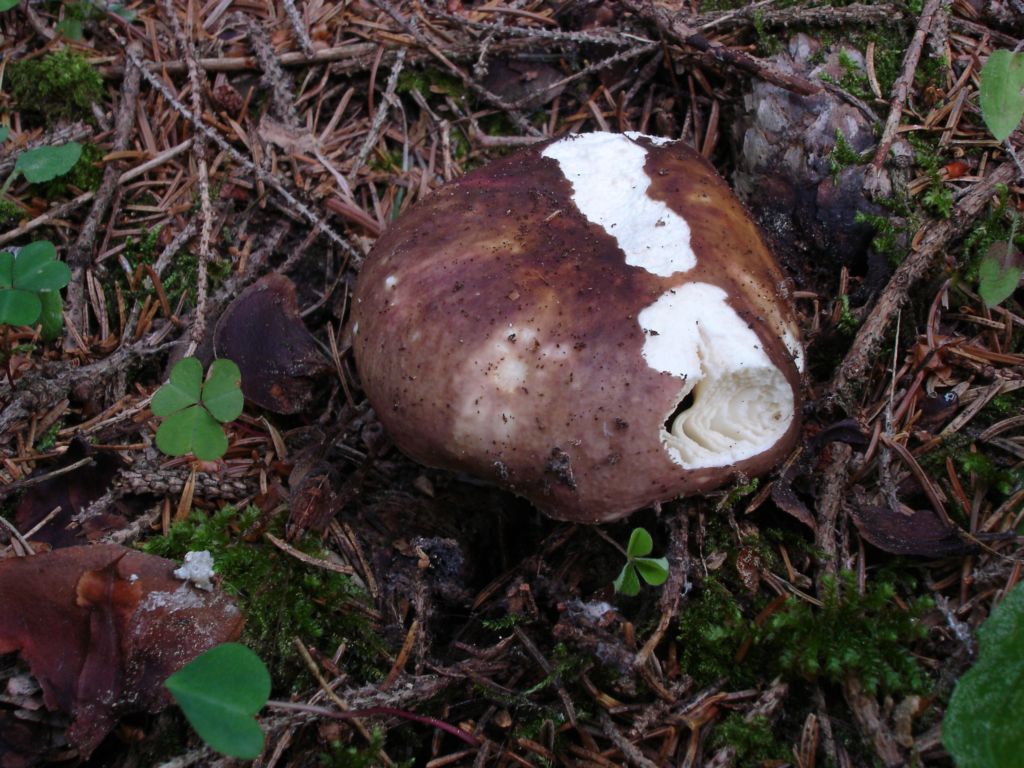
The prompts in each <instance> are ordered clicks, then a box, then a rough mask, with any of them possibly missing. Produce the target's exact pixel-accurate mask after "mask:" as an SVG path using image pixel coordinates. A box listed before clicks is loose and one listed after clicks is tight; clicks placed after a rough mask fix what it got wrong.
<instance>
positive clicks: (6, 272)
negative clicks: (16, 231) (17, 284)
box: [0, 251, 14, 288]
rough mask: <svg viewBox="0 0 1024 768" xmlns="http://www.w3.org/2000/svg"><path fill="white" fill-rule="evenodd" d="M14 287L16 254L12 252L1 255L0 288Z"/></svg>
mask: <svg viewBox="0 0 1024 768" xmlns="http://www.w3.org/2000/svg"><path fill="white" fill-rule="evenodd" d="M13 287H14V254H13V253H11V252H10V251H4V252H3V253H0V288H13Z"/></svg>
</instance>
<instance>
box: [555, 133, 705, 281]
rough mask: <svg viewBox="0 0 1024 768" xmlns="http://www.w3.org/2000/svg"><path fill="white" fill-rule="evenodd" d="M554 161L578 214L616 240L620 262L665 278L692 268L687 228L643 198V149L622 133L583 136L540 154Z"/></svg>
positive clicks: (661, 206)
mask: <svg viewBox="0 0 1024 768" xmlns="http://www.w3.org/2000/svg"><path fill="white" fill-rule="evenodd" d="M541 155H542V156H543V157H548V158H551V159H552V160H556V161H557V162H558V165H559V168H560V169H561V171H562V173H563V175H564V176H565V178H566V179H568V180H569V182H570V183H571V184H572V200H573V202H574V203H575V204H576V207H577V208H578V209H579V210H580V212H581V213H582V214H583V215H584V216H586V217H587V219H589V220H590V221H592V222H594V223H595V224H599V225H601V226H602V227H604V230H605V231H606V232H607V233H608V234H609V235H611V236H612V237H614V238H615V239H616V240H618V243H619V248H621V249H622V251H623V252H624V253H625V254H626V263H627V264H629V265H630V266H632V267H641V268H642V269H646V270H647V271H648V272H651V273H653V274H655V275H661V276H663V277H668V276H669V275H672V274H675V273H676V272H685V271H687V270H689V269H693V267H694V266H696V264H697V257H696V255H695V254H694V252H693V249H692V248H691V247H690V227H689V225H688V224H687V223H686V220H685V219H683V218H682V217H681V216H679V215H678V214H676V213H675V212H674V211H672V209H671V208H669V207H668V206H667V205H665V203H663V202H661V201H660V200H654V199H653V198H651V197H649V196H648V194H647V190H648V189H649V188H650V186H651V179H650V177H649V176H648V175H647V173H646V172H645V171H644V161H645V160H646V159H647V150H646V149H644V148H643V147H642V146H640V145H639V144H636V143H634V142H632V141H630V140H629V138H627V137H626V136H624V135H622V134H613V133H584V134H580V135H578V136H570V137H569V138H565V139H562V140H561V141H556V142H555V143H554V144H551V145H549V146H548V147H547V148H546V149H544V151H543V152H542V153H541Z"/></svg>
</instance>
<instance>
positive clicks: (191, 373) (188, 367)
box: [149, 357, 203, 416]
mask: <svg viewBox="0 0 1024 768" xmlns="http://www.w3.org/2000/svg"><path fill="white" fill-rule="evenodd" d="M202 386H203V364H202V363H200V362H199V360H197V359H196V358H194V357H186V358H184V359H182V360H179V361H178V362H177V363H176V364H175V366H174V368H173V369H172V370H171V379H170V381H168V382H167V383H166V384H164V385H163V386H162V387H160V389H158V390H157V391H156V394H155V395H153V400H152V401H151V402H150V404H149V407H150V408H151V409H152V410H153V415H154V416H170V415H171V414H172V413H174V412H175V411H180V410H181V409H182V408H187V407H188V406H190V405H196V404H197V403H198V402H199V396H200V393H201V391H202Z"/></svg>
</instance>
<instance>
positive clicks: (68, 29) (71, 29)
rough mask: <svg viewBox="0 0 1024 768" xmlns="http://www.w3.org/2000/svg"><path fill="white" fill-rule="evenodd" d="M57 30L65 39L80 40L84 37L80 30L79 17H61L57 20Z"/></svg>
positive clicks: (80, 21) (80, 22)
mask: <svg viewBox="0 0 1024 768" xmlns="http://www.w3.org/2000/svg"><path fill="white" fill-rule="evenodd" d="M57 31H58V32H60V33H61V34H62V35H64V39H65V40H81V39H82V38H83V37H85V35H84V34H83V31H82V20H81V19H72V18H65V19H61V20H60V21H59V22H57Z"/></svg>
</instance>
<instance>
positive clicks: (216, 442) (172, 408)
mask: <svg viewBox="0 0 1024 768" xmlns="http://www.w3.org/2000/svg"><path fill="white" fill-rule="evenodd" d="M241 380H242V374H241V372H240V371H239V370H238V366H237V365H235V364H234V363H233V362H231V361H230V360H214V361H213V363H212V364H211V365H210V370H209V372H208V374H207V376H206V382H205V383H204V382H203V365H202V363H200V362H199V360H197V359H196V358H194V357H186V358H184V359H182V360H179V361H178V362H177V363H176V364H175V366H174V368H173V369H172V370H171V378H170V380H169V381H168V382H167V383H166V384H164V385H163V386H162V387H160V389H158V390H157V391H156V393H155V394H154V395H153V399H152V400H151V401H150V408H151V409H152V411H153V414H154V415H155V416H160V417H163V419H164V420H163V423H161V424H160V427H159V428H158V429H157V431H156V446H157V448H159V449H160V450H161V451H163V452H164V453H166V454H167V455H168V456H184V455H185V454H186V453H191V454H193V455H194V456H195V457H196V458H197V459H201V460H203V461H211V460H213V459H219V458H220V457H221V456H223V455H224V454H225V453H226V452H227V450H228V439H227V436H226V435H225V434H224V430H223V428H222V427H221V423H224V422H228V421H234V420H235V419H237V418H238V416H239V415H240V414H241V413H242V406H243V405H244V398H243V396H242V390H241V389H240V386H239V385H240V383H241Z"/></svg>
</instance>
